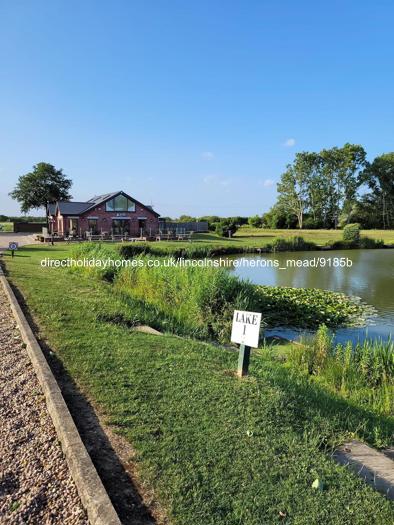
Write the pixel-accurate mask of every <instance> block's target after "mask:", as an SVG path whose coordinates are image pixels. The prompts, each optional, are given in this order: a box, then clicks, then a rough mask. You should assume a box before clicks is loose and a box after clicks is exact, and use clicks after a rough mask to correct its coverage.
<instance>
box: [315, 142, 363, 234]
mask: <svg viewBox="0 0 394 525" xmlns="http://www.w3.org/2000/svg"><path fill="white" fill-rule="evenodd" d="M319 155H320V157H321V163H322V164H321V166H322V172H321V173H322V177H323V180H325V182H326V186H327V190H326V193H327V194H326V197H325V198H326V202H327V208H328V212H329V214H330V215H331V218H332V220H333V222H334V226H335V228H336V227H337V226H338V221H339V216H340V214H341V211H342V210H343V209H344V207H345V206H346V205H349V204H350V203H352V202H354V201H355V198H356V193H357V188H358V187H359V185H360V178H359V174H360V171H361V170H362V169H364V168H365V166H366V165H367V162H366V153H365V150H364V148H363V147H362V146H359V145H357V144H348V143H346V144H345V145H344V146H343V147H342V148H336V147H335V148H331V149H323V150H322V151H321V152H320V153H319Z"/></svg>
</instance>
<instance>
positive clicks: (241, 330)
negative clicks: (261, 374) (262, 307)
mask: <svg viewBox="0 0 394 525" xmlns="http://www.w3.org/2000/svg"><path fill="white" fill-rule="evenodd" d="M260 324H261V314H260V313H257V312H244V311H242V310H235V311H234V317H233V326H232V331H231V341H232V342H233V343H238V344H240V345H241V346H240V347H239V358H238V372H237V374H238V376H239V377H243V376H246V375H247V374H248V369H249V361H250V350H251V348H257V347H258V346H259V336H260Z"/></svg>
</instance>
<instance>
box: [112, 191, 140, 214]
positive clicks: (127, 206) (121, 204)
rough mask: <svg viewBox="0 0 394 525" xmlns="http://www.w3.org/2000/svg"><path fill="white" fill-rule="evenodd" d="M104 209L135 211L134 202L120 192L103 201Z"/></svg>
mask: <svg viewBox="0 0 394 525" xmlns="http://www.w3.org/2000/svg"><path fill="white" fill-rule="evenodd" d="M105 209H106V211H135V202H133V201H132V200H130V199H128V198H127V197H125V196H124V195H122V194H119V195H117V196H116V197H114V198H113V199H110V200H109V201H107V202H106V203H105Z"/></svg>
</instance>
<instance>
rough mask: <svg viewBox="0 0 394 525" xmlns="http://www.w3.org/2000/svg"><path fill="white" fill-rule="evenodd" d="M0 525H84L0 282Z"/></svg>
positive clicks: (82, 515)
mask: <svg viewBox="0 0 394 525" xmlns="http://www.w3.org/2000/svg"><path fill="white" fill-rule="evenodd" d="M0 385H1V387H0V523H1V524H15V525H22V524H30V525H55V524H56V525H59V524H62V525H87V524H88V520H87V517H86V514H85V511H84V510H83V508H82V505H81V502H80V499H79V496H78V493H77V490H76V487H75V485H74V482H73V480H72V478H71V476H70V473H69V470H68V467H67V463H66V461H65V459H64V457H63V453H62V450H61V448H60V445H59V443H58V440H57V435H56V431H55V429H54V427H53V424H52V420H51V418H50V416H49V414H48V411H47V408H46V404H45V400H44V396H43V394H42V391H41V388H40V385H39V383H38V380H37V377H36V375H35V373H34V370H33V368H32V365H31V363H30V360H29V357H28V355H27V352H26V350H25V348H24V344H23V342H22V339H21V335H20V332H19V329H18V328H17V325H16V322H15V320H14V317H13V315H12V312H11V309H10V306H9V303H8V300H7V297H6V295H5V293H4V290H3V287H2V286H1V284H0Z"/></svg>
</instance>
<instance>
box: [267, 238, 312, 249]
mask: <svg viewBox="0 0 394 525" xmlns="http://www.w3.org/2000/svg"><path fill="white" fill-rule="evenodd" d="M266 248H267V251H269V252H273V253H275V252H300V251H308V250H317V249H318V247H317V245H316V244H315V243H314V242H310V241H306V240H305V239H304V238H303V237H300V236H295V237H289V238H288V239H282V238H281V237H279V238H278V239H275V240H274V242H272V243H270V244H268V245H267V246H266Z"/></svg>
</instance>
